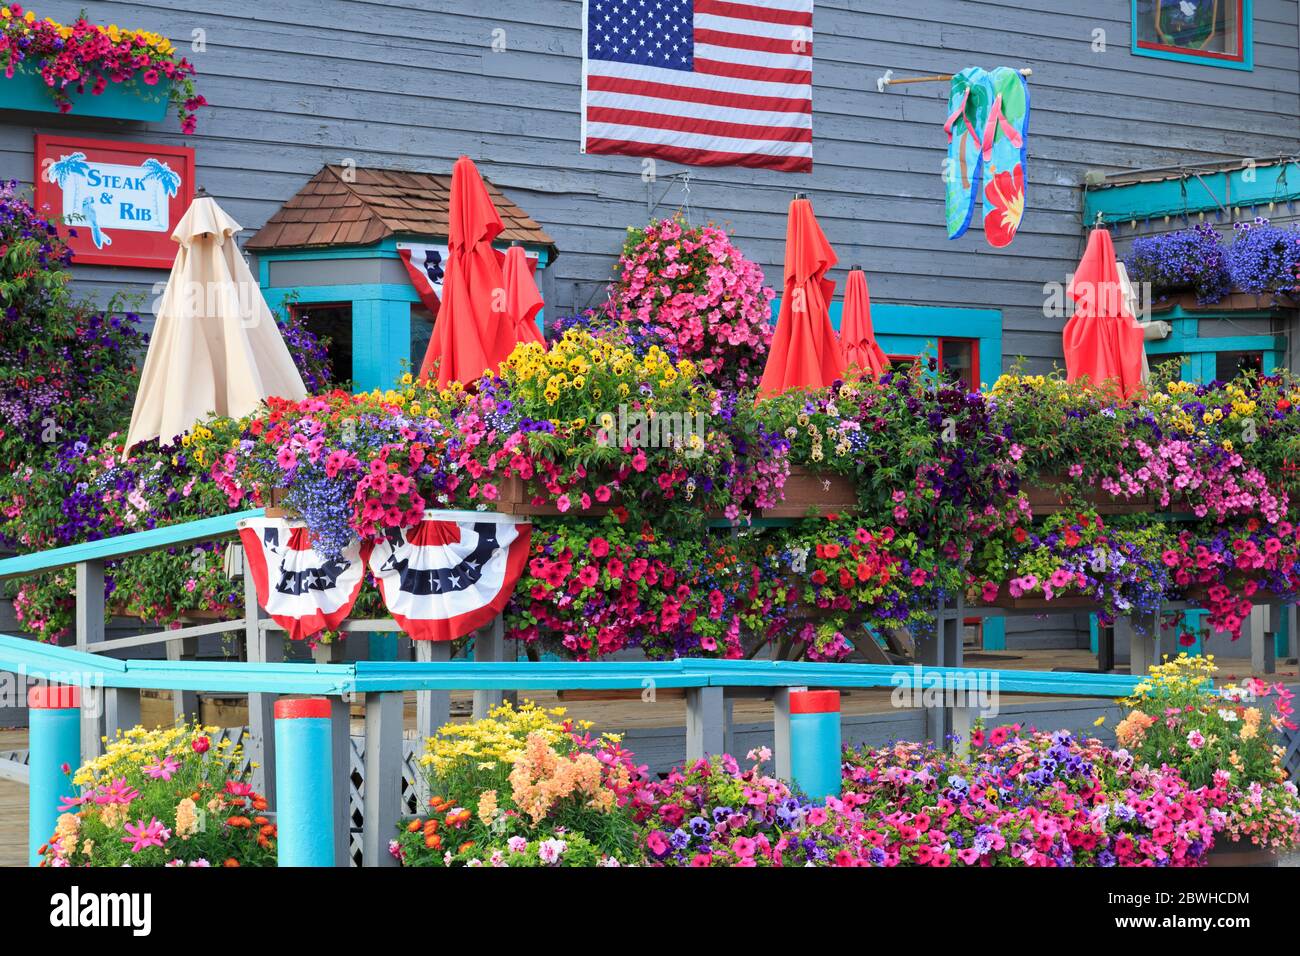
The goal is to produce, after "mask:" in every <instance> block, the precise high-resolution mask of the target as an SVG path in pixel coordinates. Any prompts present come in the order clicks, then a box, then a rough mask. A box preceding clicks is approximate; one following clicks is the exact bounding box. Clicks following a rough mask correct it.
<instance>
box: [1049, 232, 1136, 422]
mask: <svg viewBox="0 0 1300 956" xmlns="http://www.w3.org/2000/svg"><path fill="white" fill-rule="evenodd" d="M1069 292H1070V298H1072V299H1073V300H1074V302H1075V310H1074V315H1073V316H1072V317H1071V318H1070V321H1069V322H1067V323H1066V324H1065V332H1064V336H1063V344H1064V348H1065V369H1066V379H1067V380H1068V381H1071V382H1074V381H1078V380H1079V379H1083V378H1086V379H1088V381H1090V382H1091V383H1092V384H1094V385H1102V384H1103V383H1106V384H1107V387H1109V388H1113V389H1115V390H1117V391H1118V393H1119V395H1120V397H1122V398H1129V397H1130V396H1132V395H1133V394H1134V393H1135V392H1136V391H1138V390H1139V389H1141V387H1142V337H1143V334H1142V329H1141V328H1140V327H1139V326H1138V324H1137V320H1136V319H1134V318H1133V314H1132V313H1131V312H1130V311H1129V309H1128V306H1127V304H1126V303H1125V302H1124V293H1123V288H1122V286H1121V284H1120V277H1119V266H1118V263H1116V261H1115V245H1114V243H1112V242H1111V238H1110V233H1109V232H1107V231H1106V230H1105V229H1094V230H1093V231H1092V234H1091V235H1090V236H1089V237H1088V248H1087V249H1085V250H1084V253H1083V258H1082V259H1081V260H1079V267H1078V269H1076V270H1075V273H1074V278H1073V279H1072V280H1070V290H1069Z"/></svg>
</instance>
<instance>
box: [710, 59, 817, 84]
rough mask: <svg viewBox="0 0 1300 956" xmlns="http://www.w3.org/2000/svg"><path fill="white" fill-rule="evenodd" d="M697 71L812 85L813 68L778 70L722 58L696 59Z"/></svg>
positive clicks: (715, 74) (736, 77)
mask: <svg viewBox="0 0 1300 956" xmlns="http://www.w3.org/2000/svg"><path fill="white" fill-rule="evenodd" d="M695 72H696V73H704V74H710V75H712V76H730V77H733V78H735V79H739V80H761V81H763V82H764V83H805V84H807V85H809V86H811V85H812V70H778V69H774V68H772V67H766V66H749V65H748V64H745V63H723V62H722V61H721V60H701V59H699V58H698V57H697V58H696V60H695Z"/></svg>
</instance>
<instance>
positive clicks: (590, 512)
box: [495, 475, 618, 518]
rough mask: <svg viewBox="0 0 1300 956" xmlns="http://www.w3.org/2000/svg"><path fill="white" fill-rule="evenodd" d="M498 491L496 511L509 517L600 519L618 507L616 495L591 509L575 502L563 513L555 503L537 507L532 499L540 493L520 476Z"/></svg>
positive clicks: (594, 504)
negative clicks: (562, 516)
mask: <svg viewBox="0 0 1300 956" xmlns="http://www.w3.org/2000/svg"><path fill="white" fill-rule="evenodd" d="M497 490H498V492H499V495H498V497H497V500H496V502H495V510H496V511H499V512H501V513H502V514H508V515H527V516H532V517H537V516H544V517H559V516H561V515H564V516H566V517H571V518H600V517H603V516H604V515H607V514H609V510H610V509H611V508H613V507H616V506H617V505H618V496H617V495H614V496H613V497H611V498H610V500H609V501H606V502H596V501H593V502H592V503H591V507H590V508H583V507H581V503H580V502H578V501H574V502H573V505H572V507H570V508H569V510H568V511H561V510H560V509H559V508H557V507H556V505H555V503H554V502H553V501H545V502H543V503H542V504H539V505H535V504H533V503H532V499H533V497H534V496H535V495H536V494H538V493H539V492H537V491H535V490H534V489H533V488H532V487H531V484H530V483H529V482H526V481H524V480H523V479H522V478H520V477H519V476H518V475H511V476H510V477H509V478H507V479H505V481H503V482H501V484H500V485H499V486H498V488H497ZM579 497H580V496H579Z"/></svg>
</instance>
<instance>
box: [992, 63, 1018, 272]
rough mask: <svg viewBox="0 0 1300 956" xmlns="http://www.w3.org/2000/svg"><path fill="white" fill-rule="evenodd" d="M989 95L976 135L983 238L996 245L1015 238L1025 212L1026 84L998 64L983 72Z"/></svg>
mask: <svg viewBox="0 0 1300 956" xmlns="http://www.w3.org/2000/svg"><path fill="white" fill-rule="evenodd" d="M985 84H986V88H987V91H988V92H987V95H988V98H989V108H988V113H987V114H986V116H985V121H984V133H983V136H982V138H981V141H982V148H981V159H982V161H983V171H984V238H985V239H986V240H988V243H989V245H991V246H994V247H996V248H1000V247H1002V246H1008V245H1010V244H1011V241H1012V240H1013V239H1015V237H1016V232H1017V231H1018V230H1019V228H1020V222H1021V220H1022V219H1023V217H1024V214H1025V160H1026V158H1027V156H1028V143H1029V84H1027V83H1026V82H1025V78H1024V77H1023V76H1021V75H1020V73H1019V71H1017V70H1013V69H1011V68H1010V67H1005V66H1000V67H998V68H997V69H995V70H992V71H991V72H989V73H988V74H986V76H985Z"/></svg>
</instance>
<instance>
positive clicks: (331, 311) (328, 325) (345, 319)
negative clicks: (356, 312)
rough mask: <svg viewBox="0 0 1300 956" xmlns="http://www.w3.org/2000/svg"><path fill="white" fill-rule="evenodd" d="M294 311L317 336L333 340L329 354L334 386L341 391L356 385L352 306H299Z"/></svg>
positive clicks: (347, 304)
mask: <svg viewBox="0 0 1300 956" xmlns="http://www.w3.org/2000/svg"><path fill="white" fill-rule="evenodd" d="M293 311H294V314H295V315H297V316H298V317H299V318H301V319H302V321H303V324H304V325H306V326H307V328H308V329H309V330H310V331H311V332H312V333H313V334H314V335H316V336H317V337H323V338H327V339H329V346H328V351H329V356H330V367H331V368H332V369H333V371H334V382H335V384H337V385H338V386H339V387H343V388H345V387H347V385H348V384H349V383H350V382H351V381H352V306H351V304H349V303H341V304H335V305H303V304H297V305H294V306H293Z"/></svg>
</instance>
